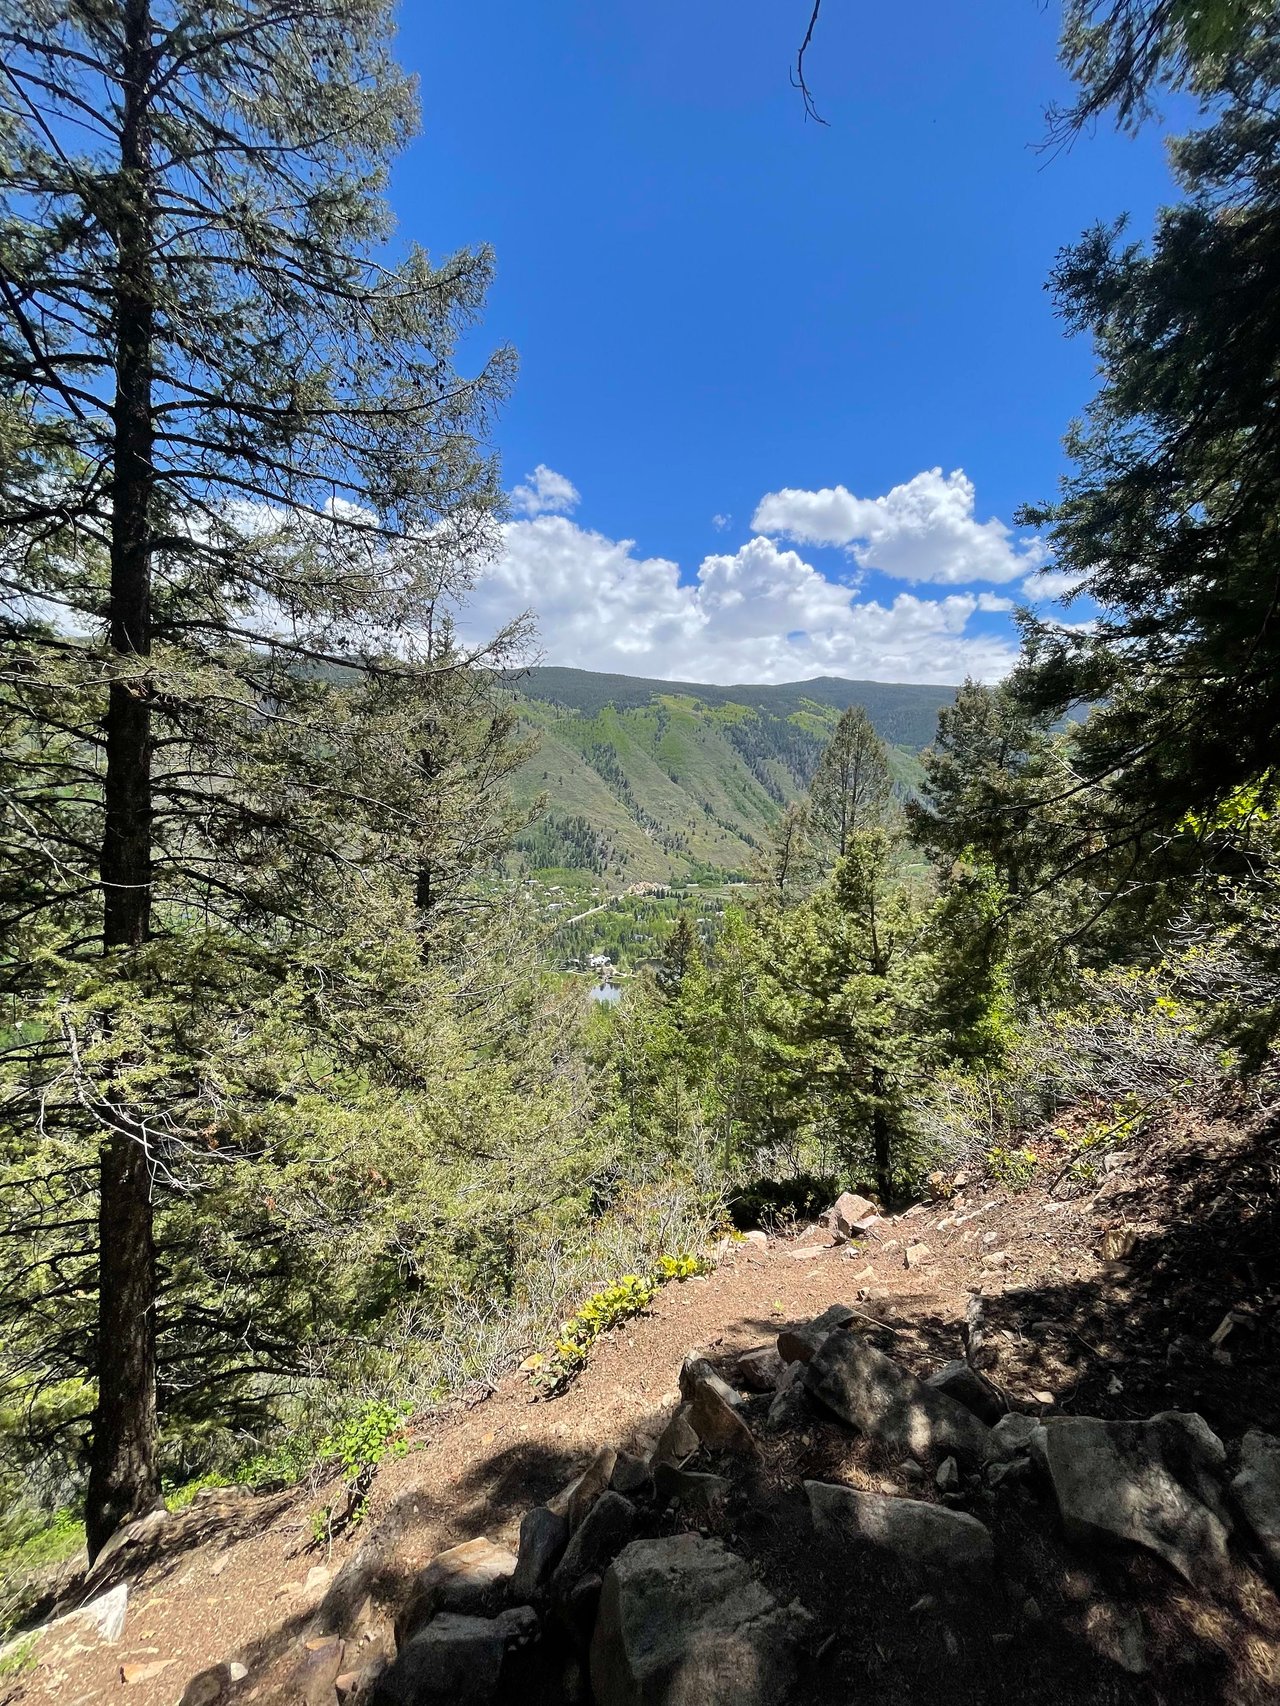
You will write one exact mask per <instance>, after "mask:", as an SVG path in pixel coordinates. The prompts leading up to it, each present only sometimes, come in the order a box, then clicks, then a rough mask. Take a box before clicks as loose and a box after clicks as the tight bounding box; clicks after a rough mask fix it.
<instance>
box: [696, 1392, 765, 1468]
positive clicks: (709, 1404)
mask: <svg viewBox="0 0 1280 1706" xmlns="http://www.w3.org/2000/svg"><path fill="white" fill-rule="evenodd" d="M723 1384H724V1383H723V1381H721V1382H718V1383H716V1384H713V1383H712V1382H711V1381H709V1380H707V1379H705V1378H704V1377H702V1376H699V1378H698V1380H697V1381H696V1382H695V1384H694V1387H693V1396H692V1398H691V1399H690V1402H689V1423H690V1425H691V1426H692V1428H693V1431H694V1432H695V1433H696V1434H697V1436H698V1438H699V1439H700V1440H701V1441H702V1443H703V1444H704V1445H706V1446H709V1447H710V1448H711V1449H712V1450H713V1451H736V1452H741V1453H743V1454H745V1455H746V1456H752V1457H754V1456H757V1455H758V1454H759V1449H760V1448H759V1446H757V1444H756V1442H755V1438H754V1436H753V1434H752V1432H751V1429H750V1428H749V1427H748V1426H747V1424H746V1423H745V1422H744V1421H743V1419H742V1417H741V1416H740V1415H739V1414H738V1412H737V1410H736V1408H735V1407H734V1406H733V1405H732V1404H730V1403H728V1402H727V1401H726V1399H725V1398H723V1397H722V1396H721V1394H720V1390H719V1388H720V1386H722V1385H723Z"/></svg>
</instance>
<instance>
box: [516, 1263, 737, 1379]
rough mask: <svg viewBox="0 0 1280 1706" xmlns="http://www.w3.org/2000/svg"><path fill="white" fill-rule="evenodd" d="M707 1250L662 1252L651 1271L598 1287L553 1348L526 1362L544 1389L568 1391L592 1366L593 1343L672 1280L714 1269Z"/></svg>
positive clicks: (565, 1324)
mask: <svg viewBox="0 0 1280 1706" xmlns="http://www.w3.org/2000/svg"><path fill="white" fill-rule="evenodd" d="M711 1267H712V1263H711V1261H710V1260H709V1259H708V1258H707V1257H705V1256H693V1255H680V1256H660V1257H659V1258H658V1260H657V1262H656V1263H655V1265H654V1267H653V1270H652V1272H650V1273H649V1274H647V1275H643V1276H642V1275H639V1274H624V1275H623V1276H622V1278H621V1279H620V1280H616V1281H615V1282H614V1284H612V1285H610V1286H606V1287H605V1288H604V1290H603V1291H597V1292H595V1293H594V1294H593V1295H592V1296H591V1297H589V1298H588V1299H587V1300H586V1302H585V1303H584V1304H582V1305H581V1307H580V1308H579V1309H577V1310H576V1311H575V1312H574V1314H573V1315H571V1316H570V1318H569V1319H568V1320H567V1321H564V1322H562V1323H561V1325H560V1335H559V1337H558V1338H557V1340H556V1342H555V1345H554V1346H553V1348H552V1349H551V1351H550V1352H548V1353H546V1354H545V1355H544V1354H540V1353H539V1354H536V1355H534V1356H532V1357H530V1358H528V1360H527V1361H526V1363H525V1367H526V1369H527V1370H528V1372H529V1375H530V1378H531V1379H532V1381H533V1384H534V1386H535V1387H536V1389H537V1390H538V1392H539V1393H540V1394H541V1395H542V1396H543V1397H546V1398H550V1397H554V1396H555V1395H556V1394H557V1393H560V1392H563V1391H564V1389H565V1387H566V1386H568V1385H569V1383H570V1382H571V1381H572V1380H573V1379H574V1377H575V1376H576V1375H578V1374H580V1373H581V1372H582V1370H583V1368H585V1367H586V1363H587V1358H588V1357H589V1356H590V1354H591V1347H592V1345H594V1344H595V1342H596V1340H597V1339H598V1338H599V1337H600V1335H601V1334H602V1333H607V1332H608V1331H609V1330H610V1329H611V1328H613V1327H617V1326H619V1325H621V1323H622V1322H623V1321H628V1320H630V1319H631V1317H632V1316H633V1315H642V1314H643V1313H644V1311H645V1310H646V1309H647V1308H648V1307H649V1305H650V1304H651V1303H652V1302H653V1300H654V1298H655V1297H656V1296H657V1295H658V1291H659V1288H660V1287H662V1286H664V1285H666V1284H668V1283H669V1282H670V1281H672V1280H686V1279H692V1278H694V1277H695V1276H696V1275H698V1274H705V1273H709V1272H710V1271H711Z"/></svg>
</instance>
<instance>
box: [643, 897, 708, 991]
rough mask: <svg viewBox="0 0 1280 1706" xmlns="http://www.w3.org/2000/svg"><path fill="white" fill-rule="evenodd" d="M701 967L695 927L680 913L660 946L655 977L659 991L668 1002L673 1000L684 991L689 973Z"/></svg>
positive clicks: (700, 948)
mask: <svg viewBox="0 0 1280 1706" xmlns="http://www.w3.org/2000/svg"><path fill="white" fill-rule="evenodd" d="M701 964H702V943H701V941H700V939H699V937H698V927H697V925H696V924H695V923H694V922H693V919H692V918H690V916H689V914H688V913H687V912H682V913H681V914H680V916H679V917H678V918H677V919H676V921H675V923H674V924H673V925H672V926H671V930H670V933H669V934H668V936H667V939H666V941H665V942H664V943H663V945H662V955H661V957H660V959H659V961H658V969H657V971H656V972H655V974H654V976H655V981H656V982H657V985H658V988H659V989H660V990H661V991H662V993H663V995H665V996H666V997H667V999H668V1000H673V999H674V998H675V997H676V996H678V995H679V994H680V991H681V990H682V989H683V987H684V983H685V979H686V978H687V977H688V975H689V973H690V971H692V970H693V969H694V967H696V966H700V965H701Z"/></svg>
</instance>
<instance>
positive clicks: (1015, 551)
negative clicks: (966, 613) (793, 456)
mask: <svg viewBox="0 0 1280 1706" xmlns="http://www.w3.org/2000/svg"><path fill="white" fill-rule="evenodd" d="M751 525H752V526H753V527H754V528H755V529H756V531H757V532H759V533H766V534H769V535H771V536H772V537H775V538H783V539H791V540H794V541H796V542H797V543H799V544H804V545H841V546H844V547H845V548H846V549H847V550H848V551H849V553H850V555H851V556H852V557H853V559H854V561H855V562H856V563H858V564H859V565H860V566H861V567H863V568H866V569H878V570H879V571H880V572H881V573H882V574H886V575H891V576H893V577H894V578H895V579H896V580H904V581H913V582H918V581H934V582H938V583H940V584H942V585H946V586H960V585H963V584H965V583H966V582H969V581H995V582H1000V583H1003V582H1005V581H1012V580H1018V579H1019V578H1020V577H1022V576H1024V575H1026V573H1027V571H1028V570H1034V569H1038V568H1040V567H1041V565H1042V564H1043V563H1044V561H1045V560H1046V555H1047V553H1046V550H1045V547H1044V544H1043V542H1042V541H1041V540H1040V539H1038V538H1036V537H1034V536H1033V537H1031V538H1018V537H1017V536H1016V535H1015V534H1014V532H1013V530H1012V529H1011V528H1009V527H1007V526H1006V525H1005V523H1004V522H1003V521H999V520H997V519H996V518H995V517H992V518H991V519H990V520H989V521H979V520H977V518H976V516H975V513H974V487H973V482H972V480H970V479H969V478H968V476H967V475H966V474H965V473H964V471H963V469H960V468H957V469H955V470H954V472H952V473H950V474H948V475H946V476H944V475H943V472H942V469H941V468H929V469H926V470H925V471H924V472H922V473H919V474H917V475H915V476H914V478H912V479H910V480H908V481H907V482H906V483H905V484H904V485H901V486H894V488H893V489H892V491H890V492H888V493H886V495H885V496H884V497H880V498H859V497H855V496H854V494H853V493H852V492H851V491H850V490H849V489H848V487H847V486H826V487H823V488H822V489H821V490H820V491H804V490H800V489H797V488H795V487H785V488H784V489H783V490H782V491H778V492H768V493H766V495H765V496H764V497H763V498H761V500H760V503H759V505H758V506H757V508H756V513H755V516H754V517H753V519H752V523H751Z"/></svg>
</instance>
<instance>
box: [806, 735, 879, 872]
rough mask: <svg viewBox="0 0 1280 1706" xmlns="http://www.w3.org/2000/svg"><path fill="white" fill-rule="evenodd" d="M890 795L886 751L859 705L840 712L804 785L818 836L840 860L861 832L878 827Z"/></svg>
mask: <svg viewBox="0 0 1280 1706" xmlns="http://www.w3.org/2000/svg"><path fill="white" fill-rule="evenodd" d="M892 794H893V777H892V776H891V774H890V771H889V751H888V748H887V747H886V746H885V744H884V742H883V741H882V740H881V739H880V736H879V735H878V734H877V733H876V731H875V728H874V727H873V726H872V722H871V719H870V717H868V715H867V713H866V712H865V711H864V710H863V708H862V706H861V705H850V706H849V708H848V709H847V710H845V711H842V712H841V713H840V720H839V721H838V722H837V724H836V726H835V732H834V733H833V734H832V736H831V739H830V741H828V743H827V746H826V748H825V750H824V751H823V754H822V757H821V758H820V759H819V760H818V767H817V769H816V770H815V771H814V774H813V781H812V783H811V784H810V786H809V811H810V817H811V820H812V822H813V824H814V826H815V828H816V829H817V830H818V831H819V833H820V834H821V835H822V836H823V837H825V839H826V840H827V841H828V842H829V843H830V844H831V846H833V847H834V849H835V852H836V857H837V858H840V859H843V858H844V856H845V854H846V853H847V852H848V851H849V848H850V846H851V844H852V841H853V837H854V836H855V835H857V834H858V833H859V832H860V831H862V830H866V829H875V828H877V827H879V826H881V825H883V823H884V821H885V818H886V815H887V812H888V808H889V802H890V799H891V798H892Z"/></svg>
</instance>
